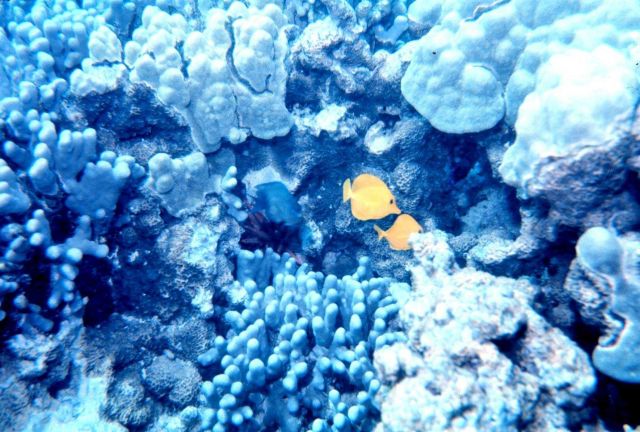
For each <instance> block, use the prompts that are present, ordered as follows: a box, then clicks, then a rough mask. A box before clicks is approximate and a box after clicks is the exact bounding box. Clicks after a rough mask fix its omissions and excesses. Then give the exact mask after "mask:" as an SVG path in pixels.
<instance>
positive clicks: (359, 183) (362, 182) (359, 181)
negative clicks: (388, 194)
mask: <svg viewBox="0 0 640 432" xmlns="http://www.w3.org/2000/svg"><path fill="white" fill-rule="evenodd" d="M370 187H382V188H385V189H389V188H388V187H387V185H386V184H385V183H384V182H383V181H382V180H380V179H379V178H378V177H376V176H374V175H372V174H360V175H359V176H358V177H356V179H355V180H354V181H353V186H352V188H353V191H354V192H357V191H358V190H359V189H363V188H370Z"/></svg>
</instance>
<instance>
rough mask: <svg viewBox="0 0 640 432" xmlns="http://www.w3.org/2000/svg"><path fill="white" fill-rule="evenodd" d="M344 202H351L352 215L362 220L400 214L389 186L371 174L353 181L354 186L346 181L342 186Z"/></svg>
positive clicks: (363, 175) (362, 175)
mask: <svg viewBox="0 0 640 432" xmlns="http://www.w3.org/2000/svg"><path fill="white" fill-rule="evenodd" d="M342 200H343V201H344V202H347V201H349V200H351V214H353V217H355V218H356V219H360V220H369V219H382V218H383V217H386V216H388V215H390V214H400V209H399V208H398V206H397V205H396V199H395V198H394V196H393V194H392V193H391V191H390V190H389V188H388V187H387V185H386V184H384V182H383V181H382V180H380V179H379V178H378V177H376V176H374V175H371V174H360V175H359V176H358V177H356V179H355V180H354V181H353V186H351V180H349V179H346V180H345V181H344V184H343V185H342Z"/></svg>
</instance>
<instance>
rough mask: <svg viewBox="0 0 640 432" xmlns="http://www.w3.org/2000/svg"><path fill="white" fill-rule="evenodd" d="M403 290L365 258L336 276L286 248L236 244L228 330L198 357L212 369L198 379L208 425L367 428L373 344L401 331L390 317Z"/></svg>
mask: <svg viewBox="0 0 640 432" xmlns="http://www.w3.org/2000/svg"><path fill="white" fill-rule="evenodd" d="M407 290H408V286H407V285H406V284H402V283H396V282H394V281H392V280H390V279H388V278H376V277H373V276H372V273H371V267H370V261H369V259H367V258H361V259H360V261H359V266H358V269H357V270H356V272H355V273H354V274H353V275H350V276H344V277H342V278H337V277H336V276H334V275H328V276H326V277H325V276H324V275H323V274H322V273H318V272H313V271H310V269H309V267H308V265H306V264H303V265H301V266H298V265H297V264H296V263H295V261H294V260H293V259H292V258H290V257H289V256H288V255H286V254H285V255H283V256H280V255H278V254H276V253H274V252H273V251H271V250H267V251H266V252H265V253H263V252H261V251H257V252H255V253H252V252H249V251H242V252H240V255H239V257H238V280H237V281H236V282H235V284H234V286H233V287H232V289H231V293H230V296H231V298H232V299H233V303H234V306H233V307H232V308H231V310H229V311H227V312H226V313H225V314H224V320H225V322H226V324H227V325H228V327H229V330H228V331H227V333H226V335H225V336H218V337H217V338H216V339H215V341H214V343H213V346H212V347H211V348H210V349H209V350H208V351H207V352H206V353H204V354H202V355H201V356H200V357H199V359H198V360H199V362H200V364H201V365H202V366H204V367H206V368H207V370H208V371H210V372H209V373H210V374H212V375H213V377H212V378H211V379H210V380H209V381H205V382H204V384H203V386H202V396H201V402H202V403H203V405H204V406H206V407H207V408H206V409H204V410H203V411H202V420H203V426H204V428H205V429H206V430H211V431H215V432H217V431H223V430H229V428H233V429H234V430H263V429H264V428H271V427H276V426H277V427H279V428H280V430H283V431H299V430H305V429H309V430H312V431H314V432H321V431H328V430H336V431H347V430H350V429H351V428H361V429H362V430H367V429H371V427H372V423H371V422H372V419H374V418H375V416H376V415H377V413H378V408H377V403H376V402H375V399H374V398H375V395H376V393H377V391H378V389H379V388H380V385H381V384H380V381H379V380H378V379H377V378H376V373H375V370H374V369H373V364H372V359H373V352H374V350H375V349H376V348H380V347H382V346H385V345H388V344H393V343H394V342H396V341H399V340H403V339H404V336H403V335H402V333H399V332H397V331H394V326H393V319H394V317H395V316H396V314H397V312H398V310H399V308H400V303H399V302H398V298H399V297H400V298H401V293H402V292H404V291H407ZM394 294H395V296H394Z"/></svg>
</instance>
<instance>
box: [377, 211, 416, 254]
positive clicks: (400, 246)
mask: <svg viewBox="0 0 640 432" xmlns="http://www.w3.org/2000/svg"><path fill="white" fill-rule="evenodd" d="M373 229H374V230H376V232H377V233H378V240H380V239H381V238H383V237H384V238H386V239H387V241H388V242H389V246H390V247H391V249H395V250H409V249H411V248H410V247H409V237H411V234H415V233H419V232H422V227H421V226H420V224H419V223H418V222H416V220H415V219H414V218H412V217H411V216H409V215H408V214H401V215H400V216H398V218H397V219H396V220H395V222H393V225H391V228H389V229H388V230H386V231H383V230H382V228H380V227H379V226H378V225H374V226H373Z"/></svg>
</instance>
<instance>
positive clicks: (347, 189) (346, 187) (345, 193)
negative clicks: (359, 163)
mask: <svg viewBox="0 0 640 432" xmlns="http://www.w3.org/2000/svg"><path fill="white" fill-rule="evenodd" d="M349 198H351V180H350V179H346V180H345V181H344V183H343V184H342V202H347V201H349Z"/></svg>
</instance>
